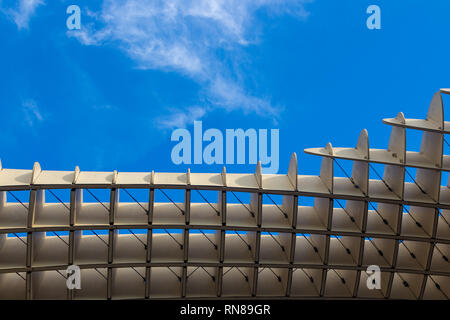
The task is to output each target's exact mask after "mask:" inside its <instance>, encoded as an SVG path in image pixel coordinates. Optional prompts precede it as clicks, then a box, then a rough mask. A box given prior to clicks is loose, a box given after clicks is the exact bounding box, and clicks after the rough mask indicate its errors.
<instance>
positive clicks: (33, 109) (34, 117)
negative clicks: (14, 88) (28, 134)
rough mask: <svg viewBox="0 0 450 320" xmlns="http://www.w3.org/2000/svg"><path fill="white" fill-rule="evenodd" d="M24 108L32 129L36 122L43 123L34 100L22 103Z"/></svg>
mask: <svg viewBox="0 0 450 320" xmlns="http://www.w3.org/2000/svg"><path fill="white" fill-rule="evenodd" d="M22 108H23V109H22V110H23V112H24V114H25V120H26V122H27V123H28V125H29V126H30V127H32V126H33V125H34V124H35V122H36V121H38V122H42V121H43V120H44V118H43V117H42V114H41V112H40V110H39V107H38V105H37V103H36V101H34V100H32V99H29V100H25V101H23V102H22Z"/></svg>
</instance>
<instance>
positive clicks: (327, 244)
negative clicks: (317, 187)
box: [320, 198, 334, 297]
mask: <svg viewBox="0 0 450 320" xmlns="http://www.w3.org/2000/svg"><path fill="white" fill-rule="evenodd" d="M329 201H330V204H329V206H328V221H327V231H328V232H330V231H331V227H332V224H333V209H334V208H333V199H331V198H330V200H329ZM329 255H330V235H329V234H327V235H326V240H325V254H324V257H323V265H324V266H325V268H324V269H323V273H322V282H321V285H320V296H321V297H323V296H324V294H325V286H326V282H327V273H328V257H329Z"/></svg>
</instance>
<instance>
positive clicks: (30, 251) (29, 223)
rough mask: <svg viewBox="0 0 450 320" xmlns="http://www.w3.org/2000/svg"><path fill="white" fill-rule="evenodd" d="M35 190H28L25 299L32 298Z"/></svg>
mask: <svg viewBox="0 0 450 320" xmlns="http://www.w3.org/2000/svg"><path fill="white" fill-rule="evenodd" d="M37 192H38V191H37V190H30V200H29V201H28V218H27V229H28V232H27V259H26V264H27V275H26V299H27V300H32V299H33V288H32V272H31V268H32V262H33V232H32V231H31V229H32V228H33V222H34V216H35V212H36V201H37Z"/></svg>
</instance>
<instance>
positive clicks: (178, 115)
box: [155, 106, 207, 129]
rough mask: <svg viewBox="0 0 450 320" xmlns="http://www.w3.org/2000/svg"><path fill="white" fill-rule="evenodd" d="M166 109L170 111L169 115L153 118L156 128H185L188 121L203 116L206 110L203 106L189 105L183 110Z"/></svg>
mask: <svg viewBox="0 0 450 320" xmlns="http://www.w3.org/2000/svg"><path fill="white" fill-rule="evenodd" d="M168 111H169V112H170V114H169V115H167V116H161V117H158V118H156V119H155V122H156V126H157V127H158V128H160V129H167V128H186V125H187V124H188V123H190V122H192V121H194V120H196V119H200V118H201V117H203V116H204V115H205V113H206V111H207V110H206V108H203V107H199V106H194V107H192V106H191V107H187V108H185V110H180V109H173V108H170V109H169V110H168Z"/></svg>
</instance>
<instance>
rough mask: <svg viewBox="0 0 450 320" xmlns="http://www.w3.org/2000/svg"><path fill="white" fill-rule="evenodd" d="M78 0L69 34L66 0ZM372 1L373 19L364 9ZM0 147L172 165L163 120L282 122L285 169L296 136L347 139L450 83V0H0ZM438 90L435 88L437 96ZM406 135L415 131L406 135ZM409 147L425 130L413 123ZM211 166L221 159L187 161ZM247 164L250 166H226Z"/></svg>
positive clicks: (321, 141)
mask: <svg viewBox="0 0 450 320" xmlns="http://www.w3.org/2000/svg"><path fill="white" fill-rule="evenodd" d="M71 4H77V5H78V6H80V8H81V19H82V22H81V23H82V27H81V30H73V31H68V30H67V28H66V19H67V17H68V14H66V8H67V7H68V6H69V5H71ZM371 4H376V5H378V6H380V8H381V25H382V29H381V30H368V29H367V27H366V19H367V17H368V14H366V8H367V7H368V6H369V5H371ZM0 8H1V9H0V40H1V46H0V75H1V76H0V110H1V116H0V127H1V134H0V146H1V148H0V158H1V160H2V163H3V166H4V167H7V168H30V169H31V168H32V165H33V162H35V161H38V162H39V163H40V164H41V167H42V168H43V169H44V170H73V169H74V167H75V166H76V165H79V166H80V169H81V170H94V171H111V170H114V169H116V170H119V171H151V170H155V171H177V172H185V171H186V170H187V168H188V166H187V165H175V164H173V163H172V162H171V158H170V155H171V149H172V147H173V146H174V145H175V143H174V142H171V141H170V135H171V132H172V130H173V129H175V128H178V127H183V126H185V127H186V128H187V129H189V130H192V126H193V121H194V120H202V121H203V127H204V128H205V129H207V128H217V129H220V130H222V131H223V132H225V129H227V128H243V129H247V128H255V129H259V128H263V129H271V128H278V129H279V130H280V170H279V172H280V173H286V172H287V168H288V164H289V158H290V155H291V153H292V152H296V153H297V155H298V158H299V172H300V173H301V174H318V173H319V169H320V159H317V158H315V157H313V156H308V155H306V154H304V153H303V149H304V148H308V147H320V146H325V145H326V143H327V142H332V144H333V146H354V145H355V144H356V141H357V139H358V136H359V133H360V131H361V130H362V129H364V128H367V130H368V132H369V141H370V145H371V147H372V148H385V147H387V143H388V139H389V133H390V128H389V127H388V126H387V125H384V124H382V123H381V119H382V118H385V117H394V116H395V115H396V114H397V112H399V111H403V112H404V113H405V115H406V116H407V117H411V118H414V117H416V118H423V117H425V115H426V112H427V109H428V105H429V102H430V100H431V97H432V95H433V93H434V92H435V91H437V90H438V89H439V88H441V87H449V86H450V83H449V82H450V81H449V75H450V70H449V69H450V66H449V64H448V63H446V62H447V60H448V56H449V49H450V43H449V42H448V40H447V38H448V37H447V34H448V31H449V30H450V19H449V18H448V16H449V14H450V2H447V1H433V2H430V1H424V0H421V1H419V0H411V1H408V2H405V1H363V0H361V1H354V0H342V1H324V0H310V1H305V0H303V1H301V0H300V1H293V0H254V1H250V0H240V1H237V0H236V1H231V0H230V1H221V0H214V1H212V0H211V1H207V0H202V1H193V0H192V1H186V0H171V1H139V0H130V1H118V0H116V1H113V0H102V1H86V0H77V1H72V0H71V1H65V0H54V1H50V0H19V1H8V0H1V1H0ZM444 103H445V100H444ZM410 137H411V138H410ZM407 141H408V142H407V143H408V147H409V148H410V149H411V150H418V148H419V141H420V135H418V133H414V132H411V135H408V139H407ZM189 167H190V168H191V171H192V172H218V171H220V170H221V166H219V165H189ZM227 171H228V172H253V171H254V165H231V166H227Z"/></svg>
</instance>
